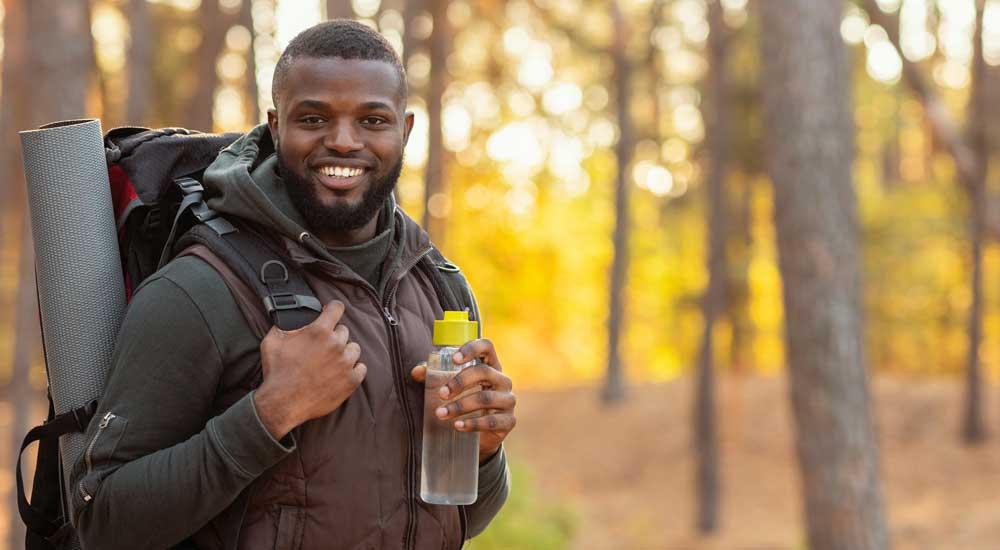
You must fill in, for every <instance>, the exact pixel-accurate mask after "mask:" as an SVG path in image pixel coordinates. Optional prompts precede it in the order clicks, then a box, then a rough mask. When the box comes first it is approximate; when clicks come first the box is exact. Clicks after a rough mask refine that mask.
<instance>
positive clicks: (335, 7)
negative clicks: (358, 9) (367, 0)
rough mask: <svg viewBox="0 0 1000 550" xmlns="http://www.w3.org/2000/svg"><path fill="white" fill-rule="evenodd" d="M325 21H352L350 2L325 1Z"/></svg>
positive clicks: (349, 0) (339, 0)
mask: <svg viewBox="0 0 1000 550" xmlns="http://www.w3.org/2000/svg"><path fill="white" fill-rule="evenodd" d="M326 18H327V19H353V18H354V8H353V7H351V0H326Z"/></svg>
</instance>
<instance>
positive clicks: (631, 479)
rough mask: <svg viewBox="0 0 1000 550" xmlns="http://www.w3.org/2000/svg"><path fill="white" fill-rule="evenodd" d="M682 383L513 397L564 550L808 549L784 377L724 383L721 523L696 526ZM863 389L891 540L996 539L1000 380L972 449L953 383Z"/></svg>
mask: <svg viewBox="0 0 1000 550" xmlns="http://www.w3.org/2000/svg"><path fill="white" fill-rule="evenodd" d="M692 389H693V383H692V379H691V378H683V379H679V380H677V381H673V382H670V383H663V384H648V385H643V386H634V387H632V388H630V391H629V395H628V399H627V401H626V402H624V403H623V404H621V405H619V406H616V407H610V408H609V407H604V406H602V404H601V402H600V401H599V399H598V398H597V391H596V390H594V389H593V388H583V389H577V390H570V389H567V390H560V391H545V392H541V391H523V392H519V393H518V428H517V430H515V432H514V433H513V434H512V435H511V437H510V440H509V444H508V448H509V451H508V453H509V456H510V460H511V462H512V463H521V464H524V465H525V466H527V467H528V469H529V470H530V471H531V472H533V477H534V481H533V483H534V484H535V485H537V486H538V490H539V491H540V493H541V495H542V496H543V497H544V498H546V499H548V500H550V501H555V502H560V503H564V504H565V505H567V506H569V507H571V508H572V512H573V514H574V515H575V517H576V521H575V529H574V535H573V540H572V544H571V547H572V548H575V549H612V548H620V549H630V550H632V549H645V548H649V549H654V548H655V549H679V550H680V549H683V550H687V549H709V550H730V549H732V550H741V549H772V548H773V549H804V548H805V547H806V546H805V537H804V530H803V527H802V524H803V522H802V518H801V513H802V512H801V509H800V504H799V502H800V501H799V481H798V469H797V464H796V461H795V450H794V446H793V434H792V423H791V417H790V410H789V401H788V397H787V391H786V390H787V387H786V383H785V379H784V378H783V377H780V376H775V377H764V376H750V375H748V376H724V377H721V378H720V380H719V386H718V394H717V395H718V402H719V423H720V438H721V439H720V459H721V483H722V491H721V508H720V511H721V515H720V528H719V530H718V532H717V534H715V535H712V536H699V535H697V534H696V533H695V529H694V525H695V517H694V513H695V508H694V493H693V481H692V479H693V466H694V462H693V459H692V452H691V441H692V437H691V425H692V422H691V414H690V410H691V396H692V395H693V392H692ZM873 389H874V392H873V393H874V398H875V403H876V410H877V420H878V430H879V433H880V444H881V456H882V475H883V479H884V483H885V492H886V494H887V497H888V498H887V512H888V518H889V524H890V530H891V537H892V543H893V547H894V548H896V549H899V550H904V549H934V550H937V549H947V550H965V549H979V548H997V547H998V544H1000V543H998V541H1000V436H998V435H997V433H998V431H1000V430H998V429H997V428H996V427H997V425H998V422H1000V415H997V414H996V413H997V410H996V403H998V402H1000V400H998V398H1000V387H997V386H996V385H993V386H990V387H989V389H988V391H987V395H986V397H987V399H986V403H987V405H988V406H989V409H988V414H987V425H988V426H992V427H993V428H994V429H993V434H992V435H991V437H990V438H989V439H988V440H987V441H986V442H984V443H983V444H981V445H979V446H976V447H967V446H964V445H962V444H961V443H960V440H959V437H958V431H959V430H958V427H959V424H960V422H959V419H960V412H961V402H962V386H961V384H960V383H959V382H958V381H957V380H948V379H932V380H927V379H909V378H900V377H890V376H885V375H883V376H879V377H876V379H875V381H874V385H873ZM517 482H518V480H517V479H514V483H515V485H516V484H517ZM515 490H516V489H515Z"/></svg>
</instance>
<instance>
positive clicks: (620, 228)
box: [602, 0, 635, 403]
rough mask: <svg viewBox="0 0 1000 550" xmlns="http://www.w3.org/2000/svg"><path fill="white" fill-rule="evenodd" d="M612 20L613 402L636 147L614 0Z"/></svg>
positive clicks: (609, 385)
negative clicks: (614, 129) (630, 172)
mask: <svg viewBox="0 0 1000 550" xmlns="http://www.w3.org/2000/svg"><path fill="white" fill-rule="evenodd" d="M611 20H612V22H613V25H614V43H613V45H612V52H611V57H612V62H613V66H614V69H613V74H614V77H613V78H614V89H615V101H616V109H617V118H618V143H617V144H615V161H616V164H617V167H616V168H615V229H614V235H613V237H612V246H613V248H614V250H613V254H614V256H613V258H612V260H611V288H610V300H609V303H610V307H609V308H608V309H609V311H608V374H607V380H606V382H605V385H604V389H603V390H602V397H603V399H604V401H605V402H608V403H615V402H619V401H621V400H623V399H624V398H625V384H624V381H623V375H622V361H621V351H620V350H619V344H620V340H621V330H622V310H623V309H624V298H625V297H624V288H625V281H626V279H627V277H628V260H629V250H628V246H629V244H628V241H629V203H628V200H629V187H630V186H629V180H628V168H629V165H630V164H631V163H632V152H633V150H634V148H635V131H634V128H633V125H632V115H631V113H630V112H629V101H630V98H631V97H632V94H631V76H632V75H631V70H632V68H631V66H630V63H629V59H628V53H627V49H626V45H627V42H628V35H627V29H626V28H625V18H624V16H623V15H622V12H621V7H620V6H619V5H618V1H617V0H613V1H612V2H611Z"/></svg>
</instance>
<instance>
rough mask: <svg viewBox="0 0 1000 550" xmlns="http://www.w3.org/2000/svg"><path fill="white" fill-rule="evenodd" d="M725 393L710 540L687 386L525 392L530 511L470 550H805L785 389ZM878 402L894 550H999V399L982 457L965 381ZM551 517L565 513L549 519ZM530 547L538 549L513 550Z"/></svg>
mask: <svg viewBox="0 0 1000 550" xmlns="http://www.w3.org/2000/svg"><path fill="white" fill-rule="evenodd" d="M718 383H719V385H718V390H717V391H718V402H719V424H720V460H721V483H722V491H721V508H720V512H721V513H720V528H719V530H718V532H717V533H716V534H715V535H712V536H699V535H697V534H696V533H695V529H694V524H695V520H694V511H695V509H694V494H693V481H692V478H693V464H694V463H693V460H692V453H691V445H690V442H691V439H692V438H691V418H690V409H691V396H692V394H693V392H692V389H693V385H692V379H690V378H682V379H679V380H676V381H673V382H669V383H659V384H646V385H642V386H633V387H631V388H629V393H628V398H627V400H626V401H625V402H624V403H622V404H621V405H618V406H615V407H605V406H603V405H602V403H601V402H600V400H599V399H598V397H597V390H596V389H595V388H592V387H586V388H577V389H566V390H559V391H538V390H534V391H528V390H525V391H519V392H518V427H517V430H515V431H514V433H513V434H512V435H511V437H510V439H509V441H508V445H507V446H508V456H509V459H510V461H511V464H512V466H513V467H514V468H515V472H514V480H513V483H514V490H515V491H518V490H519V489H518V488H520V494H518V495H517V496H518V497H520V496H524V497H525V498H527V499H528V502H527V503H525V502H523V499H522V502H516V499H515V497H512V501H514V502H513V505H510V504H509V505H508V507H507V508H505V511H508V510H507V509H508V508H509V509H511V511H513V510H514V509H517V508H518V507H520V512H514V515H512V516H510V517H508V518H506V519H504V518H503V514H502V515H501V518H499V519H498V522H496V523H495V524H494V526H493V527H491V529H490V530H488V531H487V535H489V534H490V531H494V534H498V535H499V536H498V537H495V538H494V541H492V542H491V543H487V540H485V539H486V538H489V537H487V536H484V540H482V541H479V539H477V541H479V544H477V543H476V541H474V542H473V544H472V545H471V547H472V548H505V549H506V548H510V549H511V550H520V549H523V548H529V547H535V548H546V550H548V548H549V547H551V548H557V547H561V546H562V544H556V543H555V542H545V541H546V540H548V541H557V540H558V541H560V542H561V541H562V540H563V535H558V534H554V533H552V532H548V531H546V530H545V529H544V528H543V529H539V524H540V523H546V522H549V521H551V519H550V518H552V517H557V518H558V517H561V516H562V515H567V514H568V515H570V516H572V518H573V519H572V521H571V524H572V526H573V528H572V533H573V534H572V540H571V543H570V548H572V549H574V550H590V549H598V550H604V549H622V550H626V549H627V550H643V549H664V550H771V549H775V550H779V549H788V550H803V549H805V548H806V546H805V537H804V532H803V528H802V524H803V522H802V521H801V510H800V505H799V490H798V469H797V465H796V461H795V455H794V452H795V451H794V447H793V439H792V424H791V417H790V411H789V404H788V396H787V392H786V389H787V388H786V384H785V379H784V378H783V377H780V376H773V377H765V376H755V375H747V376H723V377H720V379H719V380H718ZM873 389H874V392H873V393H874V397H875V403H876V410H877V413H878V429H879V433H880V442H881V453H882V475H883V479H884V481H885V491H886V493H887V496H888V498H887V512H888V518H889V523H890V529H891V537H892V543H893V547H894V548H895V549H897V550H910V549H914V550H924V549H926V550H938V549H942V550H978V549H980V548H982V549H987V548H998V547H1000V546H998V544H1000V543H998V541H1000V435H998V434H1000V428H997V426H998V425H1000V415H998V414H996V413H997V407H996V404H997V403H1000V386H998V385H991V386H989V387H988V390H987V392H986V403H987V405H988V407H989V408H988V414H987V425H988V426H992V427H993V433H992V434H991V436H990V438H989V439H988V440H987V441H986V442H985V443H983V444H981V445H979V446H976V447H967V446H964V445H962V444H961V443H960V441H959V438H958V426H959V419H960V412H961V402H962V385H961V383H960V382H959V381H958V380H957V379H955V380H952V379H916V378H914V379H911V378H901V377H895V376H886V375H882V376H878V377H876V379H875V381H874V385H873ZM43 412H44V411H43V410H42V409H41V408H40V409H39V411H38V414H39V415H40V414H42V413H43ZM9 419H10V409H9V405H8V404H7V403H0V449H3V448H8V445H7V444H6V443H7V442H9V441H11V439H12V434H11V433H10V428H11V426H10V421H9ZM18 440H19V438H18ZM4 454H5V455H7V456H5V457H3V458H4V459H5V460H3V461H2V462H0V465H3V466H6V467H8V468H9V467H10V463H9V460H10V455H12V454H13V453H4ZM26 459H27V455H26ZM9 472H10V470H6V471H0V493H6V495H0V549H2V548H4V547H7V546H8V545H7V544H5V542H6V540H8V539H7V532H6V531H7V528H8V526H9V523H8V521H9V520H8V519H7V518H9V517H10V516H9V515H8V514H9V511H10V508H9V506H10V504H11V500H10V499H11V493H10V490H11V488H12V485H13V484H12V481H13V479H12V478H13V476H12V475H10V473H9ZM519 476H520V477H519ZM526 478H527V479H526ZM4 504H6V505H7V506H3V505H4ZM554 507H558V508H559V509H560V510H559V512H558V513H556V514H550V513H549V512H551V510H552V509H553V508H554ZM556 531H561V528H556ZM541 535H548V536H550V537H551V538H549V539H545V538H544V537H542V536H541ZM525 539H527V540H530V541H531V543H530V544H525V543H511V541H512V540H521V541H524V540H525ZM504 541H506V542H504ZM483 543H487V544H483Z"/></svg>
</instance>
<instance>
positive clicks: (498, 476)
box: [465, 446, 510, 539]
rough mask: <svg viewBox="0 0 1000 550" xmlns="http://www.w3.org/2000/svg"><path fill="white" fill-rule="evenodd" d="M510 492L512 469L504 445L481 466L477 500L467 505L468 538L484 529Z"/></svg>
mask: <svg viewBox="0 0 1000 550" xmlns="http://www.w3.org/2000/svg"><path fill="white" fill-rule="evenodd" d="M509 492H510V470H508V469H507V455H506V453H505V452H504V449H503V446H501V447H500V451H499V452H497V454H495V455H493V456H492V457H490V459H489V460H487V461H486V463H484V464H482V465H480V466H479V492H478V494H477V496H476V502H474V503H472V504H469V505H467V506H466V507H465V513H466V517H467V518H468V521H469V524H468V532H467V533H466V538H470V539H471V538H472V537H474V536H476V535H478V534H480V533H482V532H483V531H484V530H486V526H487V525H489V524H490V522H491V521H493V518H494V517H496V515H497V514H498V513H499V512H500V508H503V505H504V503H505V502H507V494H508V493H509Z"/></svg>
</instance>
